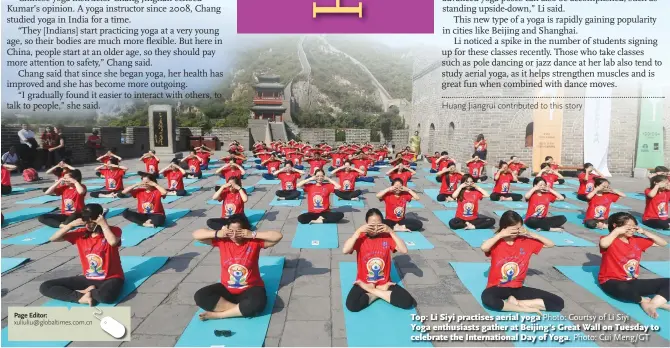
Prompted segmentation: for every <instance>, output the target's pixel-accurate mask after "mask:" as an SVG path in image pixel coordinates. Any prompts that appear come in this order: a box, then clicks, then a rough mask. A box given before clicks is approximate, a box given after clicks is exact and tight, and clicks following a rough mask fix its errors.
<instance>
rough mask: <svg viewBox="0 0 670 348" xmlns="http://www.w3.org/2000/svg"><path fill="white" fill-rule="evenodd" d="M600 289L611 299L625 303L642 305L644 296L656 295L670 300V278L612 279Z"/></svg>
mask: <svg viewBox="0 0 670 348" xmlns="http://www.w3.org/2000/svg"><path fill="white" fill-rule="evenodd" d="M600 288H601V289H602V290H603V291H604V292H605V293H606V294H608V295H610V296H611V297H613V298H615V299H617V300H619V301H624V302H633V303H640V302H641V301H642V296H645V297H651V298H653V297H654V296H656V295H660V296H662V297H663V298H664V299H665V300H666V301H668V299H670V278H656V279H632V280H614V279H610V280H608V281H606V282H604V283H602V284H600Z"/></svg>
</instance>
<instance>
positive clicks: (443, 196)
mask: <svg viewBox="0 0 670 348" xmlns="http://www.w3.org/2000/svg"><path fill="white" fill-rule="evenodd" d="M447 197H451V195H447V194H444V193H440V194H439V195H437V201H438V202H444V201H446V200H447Z"/></svg>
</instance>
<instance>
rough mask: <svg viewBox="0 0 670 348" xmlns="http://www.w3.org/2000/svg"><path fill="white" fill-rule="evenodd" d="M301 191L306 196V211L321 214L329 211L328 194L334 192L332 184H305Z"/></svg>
mask: <svg viewBox="0 0 670 348" xmlns="http://www.w3.org/2000/svg"><path fill="white" fill-rule="evenodd" d="M303 190H304V191H305V193H306V194H307V211H308V212H310V213H322V212H324V211H328V210H329V209H330V194H331V193H333V192H334V191H335V186H333V184H325V183H324V184H321V185H320V186H319V185H317V184H312V183H310V184H306V185H305V186H303Z"/></svg>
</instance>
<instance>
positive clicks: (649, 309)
mask: <svg viewBox="0 0 670 348" xmlns="http://www.w3.org/2000/svg"><path fill="white" fill-rule="evenodd" d="M640 307H642V310H643V311H644V312H645V313H647V315H648V316H650V317H652V318H654V319H657V318H658V313H656V308H654V305H652V304H651V301H649V299H647V300H646V301H645V300H644V299H642V302H640Z"/></svg>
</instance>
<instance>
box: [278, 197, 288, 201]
mask: <svg viewBox="0 0 670 348" xmlns="http://www.w3.org/2000/svg"><path fill="white" fill-rule="evenodd" d="M285 199H286V198H284V197H277V200H278V201H283V200H285Z"/></svg>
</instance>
